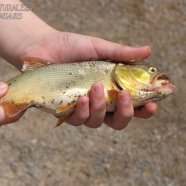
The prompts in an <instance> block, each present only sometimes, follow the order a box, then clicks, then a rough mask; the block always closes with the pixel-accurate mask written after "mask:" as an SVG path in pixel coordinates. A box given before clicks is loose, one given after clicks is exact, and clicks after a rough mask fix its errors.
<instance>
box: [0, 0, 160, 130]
mask: <svg viewBox="0 0 186 186" xmlns="http://www.w3.org/2000/svg"><path fill="white" fill-rule="evenodd" d="M7 1H8V2H7V3H12V1H11V0H7ZM15 2H16V3H17V4H19V3H21V2H20V1H19V0H14V3H15ZM22 13H23V15H24V16H23V19H19V20H13V21H12V22H11V21H6V20H0V27H1V34H0V55H1V56H2V57H3V58H5V59H6V60H7V61H8V62H10V63H11V64H13V65H15V66H16V67H17V68H19V69H20V68H21V66H22V64H21V61H22V59H23V58H24V57H28V56H31V57H39V58H43V59H48V60H50V61H53V62H55V63H66V62H75V61H86V60H112V61H116V62H123V61H128V62H130V61H131V63H132V61H140V60H143V59H145V58H147V57H148V56H149V55H150V51H151V50H150V48H149V47H141V48H133V47H128V46H122V45H120V44H116V43H112V42H109V41H105V40H103V39H99V38H95V37H89V36H83V35H78V34H73V33H65V32H59V31H57V30H55V29H53V28H52V27H50V26H48V25H47V24H46V23H44V22H43V21H42V20H41V19H39V18H38V17H37V16H36V15H35V14H33V13H32V12H31V11H26V12H22ZM10 36H11V38H10ZM89 104H90V106H89ZM156 109H157V106H156V104H155V103H148V104H146V105H145V106H144V107H143V108H141V109H140V110H135V111H134V109H133V106H132V103H131V98H130V96H129V95H128V93H127V92H125V91H121V92H120V93H119V94H118V96H117V111H116V112H115V113H114V115H113V116H110V115H106V116H105V112H106V109H105V98H104V94H103V86H102V85H101V84H100V83H95V84H94V85H92V87H91V91H90V96H89V97H86V96H83V97H81V98H79V100H78V102H77V106H76V110H75V113H74V114H73V115H72V116H71V117H69V118H68V120H67V122H69V123H70V124H72V125H76V126H77V125H80V124H82V123H84V124H85V125H86V126H88V127H91V128H96V127H99V126H100V125H101V124H102V122H103V121H104V122H105V123H106V124H107V125H109V126H110V127H112V128H114V129H123V128H125V127H126V125H127V124H128V123H129V121H130V120H131V118H132V117H133V116H136V117H140V118H148V117H150V116H151V115H153V113H154V112H155V111H156ZM1 110H2V109H1ZM2 113H3V111H2V112H1V114H2ZM20 115H21V114H20ZM20 115H19V116H16V118H6V117H5V116H0V117H1V121H0V124H7V123H10V122H14V121H16V120H17V119H18V118H19V117H20ZM3 118H4V119H3ZM3 120H4V121H3Z"/></svg>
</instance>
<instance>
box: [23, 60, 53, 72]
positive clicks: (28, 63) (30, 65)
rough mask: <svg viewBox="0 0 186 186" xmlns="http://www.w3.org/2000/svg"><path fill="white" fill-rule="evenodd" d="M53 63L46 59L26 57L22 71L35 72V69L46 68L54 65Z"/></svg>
mask: <svg viewBox="0 0 186 186" xmlns="http://www.w3.org/2000/svg"><path fill="white" fill-rule="evenodd" d="M52 64H54V63H52V62H51V61H48V60H46V59H41V58H36V57H25V58H24V59H23V67H22V69H21V71H22V72H25V71H28V70H33V69H35V68H38V67H41V66H45V65H52Z"/></svg>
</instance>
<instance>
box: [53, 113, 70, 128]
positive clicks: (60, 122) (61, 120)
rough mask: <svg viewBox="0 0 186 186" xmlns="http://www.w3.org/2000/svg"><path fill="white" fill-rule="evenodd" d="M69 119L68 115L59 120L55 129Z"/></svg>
mask: <svg viewBox="0 0 186 186" xmlns="http://www.w3.org/2000/svg"><path fill="white" fill-rule="evenodd" d="M67 117H68V116H67V115H64V116H61V117H60V118H59V120H58V122H57V123H56V125H55V127H54V128H57V127H59V126H60V125H62V124H63V122H64V121H65V120H66V118H67Z"/></svg>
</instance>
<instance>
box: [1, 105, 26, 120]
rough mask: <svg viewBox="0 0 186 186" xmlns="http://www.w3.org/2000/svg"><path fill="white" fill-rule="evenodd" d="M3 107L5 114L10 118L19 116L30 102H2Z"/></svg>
mask: <svg viewBox="0 0 186 186" xmlns="http://www.w3.org/2000/svg"><path fill="white" fill-rule="evenodd" d="M0 106H2V107H3V109H4V112H5V115H6V116H7V117H9V118H11V117H14V116H17V115H18V114H20V113H21V112H23V111H25V110H26V109H27V108H28V104H26V103H23V104H15V103H13V102H3V103H1V104H0Z"/></svg>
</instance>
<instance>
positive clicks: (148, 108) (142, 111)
mask: <svg viewBox="0 0 186 186" xmlns="http://www.w3.org/2000/svg"><path fill="white" fill-rule="evenodd" d="M156 111H157V104H156V103H153V102H150V103H147V104H146V105H144V106H143V107H140V108H136V109H135V112H134V116H135V117H138V118H144V119H147V118H150V117H151V116H153V114H154V113H155V112H156Z"/></svg>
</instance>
